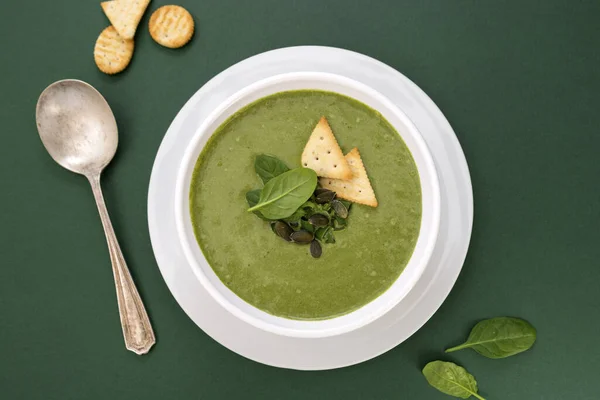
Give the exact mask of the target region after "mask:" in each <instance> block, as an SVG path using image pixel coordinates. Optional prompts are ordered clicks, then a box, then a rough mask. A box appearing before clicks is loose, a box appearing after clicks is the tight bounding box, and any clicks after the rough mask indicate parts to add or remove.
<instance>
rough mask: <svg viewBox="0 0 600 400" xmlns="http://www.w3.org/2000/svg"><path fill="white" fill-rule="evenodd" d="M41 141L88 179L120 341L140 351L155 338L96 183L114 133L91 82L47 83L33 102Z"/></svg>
mask: <svg viewBox="0 0 600 400" xmlns="http://www.w3.org/2000/svg"><path fill="white" fill-rule="evenodd" d="M36 121H37V127H38V132H39V133H40V138H41V139H42V142H43V143H44V147H46V150H48V153H50V155H51V156H52V158H53V159H54V161H56V162H57V163H58V164H60V165H61V166H63V167H64V168H66V169H68V170H70V171H73V172H76V173H78V174H81V175H84V176H85V177H86V178H87V179H88V181H89V182H90V184H91V185H92V191H93V192H94V198H95V199H96V205H97V206H98V212H99V213H100V219H101V220H102V226H103V227H104V233H105V234H106V241H107V242H108V251H109V253H110V260H111V262H112V269H113V274H114V278H115V286H116V288H117V303H118V305H119V314H120V316H121V326H122V327H123V336H124V337H125V347H127V349H129V350H131V351H133V352H134V353H136V354H146V353H147V352H148V351H149V350H150V348H151V347H152V345H153V344H154V343H155V342H156V339H155V338H154V332H153V331H152V326H151V325H150V320H149V318H148V314H147V313H146V309H145V308H144V304H143V303H142V300H141V299H140V295H139V293H138V291H137V289H136V287H135V284H134V283H133V279H132V278H131V274H130V273H129V270H128V269H127V264H126V263H125V259H124V258H123V253H121V248H120V247H119V243H118V242H117V238H116V236H115V231H114V230H113V227H112V224H111V222H110V218H109V216H108V211H107V210H106V205H105V204H104V198H103V196H102V189H101V188H100V174H101V173H102V170H103V169H104V167H106V165H107V164H108V163H109V162H110V160H112V158H113V156H114V155H115V152H116V150H117V144H118V142H119V137H118V133H117V122H116V121H115V117H114V115H113V113H112V111H111V109H110V107H109V105H108V103H107V102H106V100H104V97H102V95H101V94H100V93H99V92H98V91H97V90H96V89H94V88H93V87H92V86H90V85H88V84H87V83H85V82H82V81H77V80H64V81H59V82H55V83H53V84H52V85H50V86H48V87H47V88H46V90H44V92H43V93H42V94H41V96H40V98H39V100H38V103H37V107H36Z"/></svg>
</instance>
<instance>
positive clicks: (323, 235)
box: [315, 226, 335, 243]
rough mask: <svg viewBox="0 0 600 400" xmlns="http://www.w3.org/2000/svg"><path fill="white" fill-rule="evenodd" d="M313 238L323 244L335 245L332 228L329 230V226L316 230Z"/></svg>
mask: <svg viewBox="0 0 600 400" xmlns="http://www.w3.org/2000/svg"><path fill="white" fill-rule="evenodd" d="M315 237H316V238H317V239H318V240H320V241H322V242H323V243H335V237H334V235H333V228H331V226H326V227H324V228H319V229H317V231H316V232H315Z"/></svg>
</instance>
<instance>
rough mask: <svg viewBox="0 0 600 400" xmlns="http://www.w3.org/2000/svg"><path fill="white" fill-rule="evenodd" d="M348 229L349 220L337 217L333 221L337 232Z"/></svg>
mask: <svg viewBox="0 0 600 400" xmlns="http://www.w3.org/2000/svg"><path fill="white" fill-rule="evenodd" d="M347 227H348V220H347V219H345V218H342V217H338V216H336V217H335V218H334V219H333V229H334V230H336V231H341V230H344V229H346V228H347Z"/></svg>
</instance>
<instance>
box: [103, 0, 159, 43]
mask: <svg viewBox="0 0 600 400" xmlns="http://www.w3.org/2000/svg"><path fill="white" fill-rule="evenodd" d="M148 4H150V0H112V1H105V2H103V3H100V5H101V6H102V10H104V14H106V16H107V17H108V19H109V21H110V23H111V24H112V25H113V26H114V27H115V29H116V30H117V32H119V35H121V37H123V38H124V39H133V37H134V36H135V31H136V30H137V27H138V25H139V23H140V20H141V19H142V16H143V15H144V12H145V11H146V8H147V7H148Z"/></svg>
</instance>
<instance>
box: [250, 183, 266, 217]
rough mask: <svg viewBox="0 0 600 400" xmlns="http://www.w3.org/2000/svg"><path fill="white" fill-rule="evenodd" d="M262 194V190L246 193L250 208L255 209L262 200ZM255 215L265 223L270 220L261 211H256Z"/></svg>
mask: <svg viewBox="0 0 600 400" xmlns="http://www.w3.org/2000/svg"><path fill="white" fill-rule="evenodd" d="M260 192H261V189H255V190H251V191H249V192H248V193H246V201H247V202H248V206H249V207H254V206H255V205H256V204H257V203H258V200H259V199H260ZM254 214H255V215H256V216H257V217H259V218H261V219H264V220H265V221H268V220H269V219H268V218H265V217H264V216H263V215H262V214H261V213H260V211H254Z"/></svg>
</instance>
